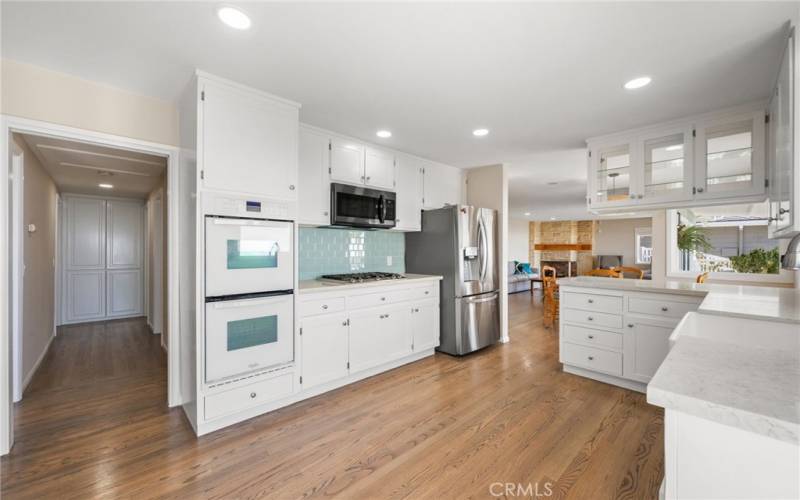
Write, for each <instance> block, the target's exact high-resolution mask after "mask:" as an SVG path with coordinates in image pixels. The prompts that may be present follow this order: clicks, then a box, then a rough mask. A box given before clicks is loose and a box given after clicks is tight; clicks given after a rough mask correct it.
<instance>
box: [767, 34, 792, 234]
mask: <svg viewBox="0 0 800 500" xmlns="http://www.w3.org/2000/svg"><path fill="white" fill-rule="evenodd" d="M797 53H798V50H797V40H796V34H795V33H794V30H792V32H791V33H790V35H789V37H788V41H787V44H786V48H785V50H784V53H783V59H782V60H781V66H780V70H779V71H778V77H777V81H776V84H775V88H774V89H773V92H772V97H771V98H770V103H769V133H768V151H767V162H768V163H769V181H770V182H769V198H770V226H769V230H770V237H771V238H786V237H789V236H793V235H795V234H797V233H800V217H798V216H797V214H798V212H800V175H798V173H797V168H796V167H795V165H797V164H798V155H799V154H800V151H798V149H800V148H796V147H795V144H796V140H797V137H798V130H797V129H796V127H795V123H796V122H797V120H798V119H799V118H800V116H798V114H800V110H797V109H796V106H795V96H796V94H795V92H796V90H797V87H798V86H799V85H800V78H798V73H800V70H799V69H798V65H797V62H796V60H795V58H796V57H797Z"/></svg>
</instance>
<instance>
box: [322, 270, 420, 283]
mask: <svg viewBox="0 0 800 500" xmlns="http://www.w3.org/2000/svg"><path fill="white" fill-rule="evenodd" d="M403 278H405V276H403V275H402V274H397V273H383V272H372V273H348V274H326V275H323V276H320V279H322V280H323V281H335V282H337V283H363V282H365V281H382V280H399V279H403Z"/></svg>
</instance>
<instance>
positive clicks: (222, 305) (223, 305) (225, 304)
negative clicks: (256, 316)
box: [213, 296, 291, 309]
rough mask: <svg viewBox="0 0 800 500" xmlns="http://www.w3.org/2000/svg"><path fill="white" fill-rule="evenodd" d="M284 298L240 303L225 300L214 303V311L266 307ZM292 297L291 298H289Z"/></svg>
mask: <svg viewBox="0 0 800 500" xmlns="http://www.w3.org/2000/svg"><path fill="white" fill-rule="evenodd" d="M282 297H284V296H279V297H269V298H265V299H261V300H252V299H249V300H246V301H239V300H235V301H234V300H225V301H219V302H214V303H213V304H214V309H238V308H240V307H254V306H264V305H268V304H274V303H275V302H277V300H275V299H280V298H282ZM287 297H291V296H287Z"/></svg>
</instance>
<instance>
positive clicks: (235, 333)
mask: <svg viewBox="0 0 800 500" xmlns="http://www.w3.org/2000/svg"><path fill="white" fill-rule="evenodd" d="M292 298H293V295H291V294H284V295H277V296H268V297H256V298H245V299H232V300H220V301H215V302H206V382H214V381H217V380H220V379H224V378H229V377H233V376H236V375H242V374H245V373H248V372H252V371H258V370H263V369H266V368H269V367H272V366H277V365H281V364H285V363H289V362H291V361H292V360H293V359H294V305H293V300H292Z"/></svg>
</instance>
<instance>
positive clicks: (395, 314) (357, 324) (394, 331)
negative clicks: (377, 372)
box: [350, 305, 412, 373]
mask: <svg viewBox="0 0 800 500" xmlns="http://www.w3.org/2000/svg"><path fill="white" fill-rule="evenodd" d="M409 310H410V309H409V307H408V306H407V305H400V306H391V307H382V308H378V309H370V310H369V311H363V312H358V313H353V314H351V315H350V372H351V373H354V372H357V371H360V370H366V369H368V368H372V367H374V366H378V365H381V364H383V363H388V362H390V361H393V360H395V359H398V358H401V357H403V356H406V355H408V354H410V353H411V341H412V339H411V330H410V329H409V328H408V325H409V322H410V312H409Z"/></svg>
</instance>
